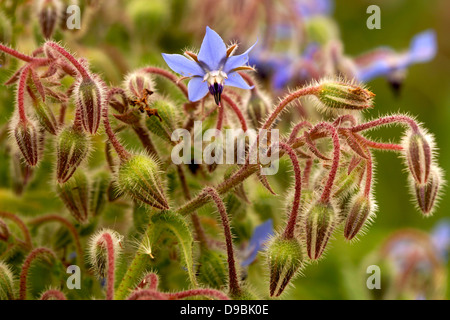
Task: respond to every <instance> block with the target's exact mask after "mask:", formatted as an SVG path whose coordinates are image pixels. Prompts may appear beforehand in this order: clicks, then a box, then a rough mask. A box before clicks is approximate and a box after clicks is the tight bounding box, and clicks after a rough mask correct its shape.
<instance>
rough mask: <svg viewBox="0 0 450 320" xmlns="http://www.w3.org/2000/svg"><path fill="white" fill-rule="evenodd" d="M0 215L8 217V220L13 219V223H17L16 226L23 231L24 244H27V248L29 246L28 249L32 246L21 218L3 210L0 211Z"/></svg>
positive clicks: (29, 235) (28, 232)
mask: <svg viewBox="0 0 450 320" xmlns="http://www.w3.org/2000/svg"><path fill="white" fill-rule="evenodd" d="M0 217H2V218H6V219H9V220H11V221H13V222H14V223H15V224H17V226H18V227H19V229H20V230H21V231H22V233H23V237H24V241H25V244H26V245H27V247H28V248H30V249H31V248H33V244H32V242H31V234H30V231H29V230H28V228H27V226H26V224H25V223H24V222H23V221H22V219H20V218H19V217H18V216H16V215H15V214H12V213H9V212H4V211H0Z"/></svg>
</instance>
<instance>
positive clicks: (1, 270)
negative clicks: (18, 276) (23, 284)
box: [0, 261, 14, 300]
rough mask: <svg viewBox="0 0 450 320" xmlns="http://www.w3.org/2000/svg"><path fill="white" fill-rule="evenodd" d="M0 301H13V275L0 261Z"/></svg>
mask: <svg viewBox="0 0 450 320" xmlns="http://www.w3.org/2000/svg"><path fill="white" fill-rule="evenodd" d="M0 300H14V277H13V273H12V271H11V269H10V268H9V267H8V265H7V264H6V263H4V262H2V261H0Z"/></svg>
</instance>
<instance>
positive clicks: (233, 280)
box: [204, 187, 241, 296]
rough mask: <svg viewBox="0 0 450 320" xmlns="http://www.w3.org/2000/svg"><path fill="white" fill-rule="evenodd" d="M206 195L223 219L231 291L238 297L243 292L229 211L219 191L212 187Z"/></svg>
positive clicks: (207, 190)
mask: <svg viewBox="0 0 450 320" xmlns="http://www.w3.org/2000/svg"><path fill="white" fill-rule="evenodd" d="M204 193H205V194H207V195H208V196H210V197H211V198H212V200H213V201H214V202H215V204H216V206H217V209H218V211H219V214H220V217H221V219H222V225H223V231H224V234H225V241H226V245H227V255H228V276H229V291H230V294H231V295H232V296H235V295H238V294H239V293H240V292H241V288H240V287H239V280H238V276H237V272H236V262H235V260H234V252H233V240H232V239H233V238H232V235H231V228H230V222H229V221H228V214H227V209H226V208H225V204H224V203H223V201H222V199H221V198H220V195H219V194H218V193H217V191H216V190H215V189H213V188H211V187H208V188H206V189H205V190H204Z"/></svg>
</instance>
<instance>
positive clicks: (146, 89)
mask: <svg viewBox="0 0 450 320" xmlns="http://www.w3.org/2000/svg"><path fill="white" fill-rule="evenodd" d="M124 87H125V91H126V93H127V95H128V97H129V98H130V99H132V100H134V99H136V100H144V99H145V98H146V97H147V94H148V93H150V92H154V91H155V82H154V81H153V78H152V77H151V75H150V74H149V73H148V72H144V71H142V70H138V71H135V72H132V73H130V74H128V75H127V76H126V77H125V81H124Z"/></svg>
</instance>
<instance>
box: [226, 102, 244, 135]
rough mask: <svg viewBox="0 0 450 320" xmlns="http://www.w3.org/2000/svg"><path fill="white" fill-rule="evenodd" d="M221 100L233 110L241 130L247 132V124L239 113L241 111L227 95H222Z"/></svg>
mask: <svg viewBox="0 0 450 320" xmlns="http://www.w3.org/2000/svg"><path fill="white" fill-rule="evenodd" d="M222 100H223V101H225V102H226V103H227V104H228V105H229V106H230V107H231V109H232V110H233V112H234V113H235V114H236V116H237V117H238V119H239V122H240V123H241V128H242V130H243V131H244V132H246V131H247V129H248V127H247V122H246V121H245V117H244V115H243V114H242V112H241V109H239V107H238V106H237V105H236V103H234V101H233V99H231V98H230V97H229V96H228V95H226V94H222Z"/></svg>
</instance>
